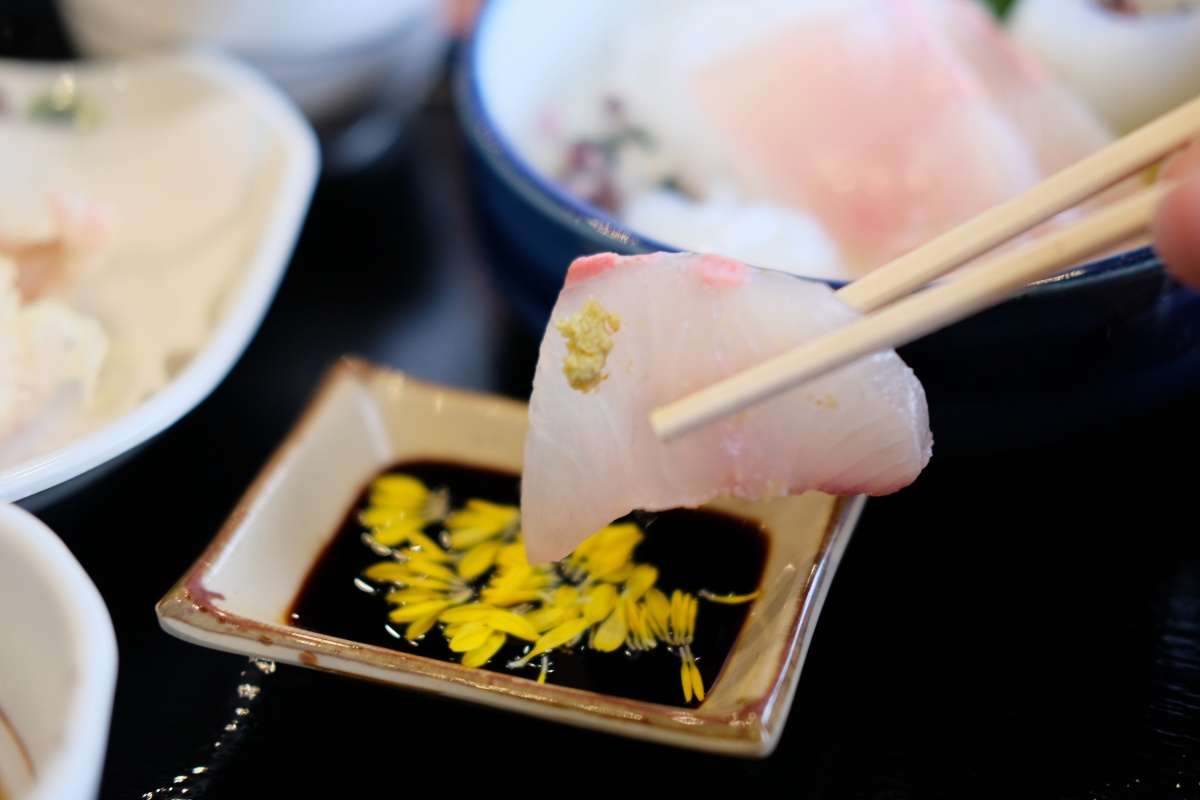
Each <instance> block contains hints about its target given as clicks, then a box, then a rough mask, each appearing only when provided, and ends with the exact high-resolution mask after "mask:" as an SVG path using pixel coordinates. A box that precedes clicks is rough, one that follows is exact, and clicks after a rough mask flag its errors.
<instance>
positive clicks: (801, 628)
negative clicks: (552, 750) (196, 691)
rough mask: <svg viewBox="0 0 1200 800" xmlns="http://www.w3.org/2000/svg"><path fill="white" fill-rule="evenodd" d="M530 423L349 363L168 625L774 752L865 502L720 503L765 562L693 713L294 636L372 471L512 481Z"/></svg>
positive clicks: (323, 662)
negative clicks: (490, 473) (446, 469)
mask: <svg viewBox="0 0 1200 800" xmlns="http://www.w3.org/2000/svg"><path fill="white" fill-rule="evenodd" d="M527 424H528V423H527V416H526V408H525V405H524V404H523V403H519V402H516V401H513V400H510V399H506V398H502V397H498V396H494V395H486V394H475V393H468V392H464V391H460V390H455V389H451V388H447V387H443V386H437V385H432V384H428V383H423V382H421V381H418V380H414V379H413V378H410V377H408V376H406V375H404V374H401V373H397V372H393V371H389V370H385V369H381V368H378V367H374V366H372V365H370V364H367V363H365V362H362V361H358V360H353V359H347V360H343V361H342V362H340V363H339V364H338V365H337V366H336V367H335V368H334V369H333V370H332V371H331V373H330V374H329V376H328V377H327V378H326V380H325V381H324V383H323V385H322V387H321V388H320V390H319V392H318V394H317V395H316V397H315V399H314V400H313V402H312V405H311V406H310V408H309V409H308V411H307V412H306V413H305V415H304V416H303V418H302V419H301V420H300V422H299V423H298V425H297V426H296V427H295V429H294V431H293V432H292V433H291V434H290V435H289V436H288V438H287V440H286V441H285V442H284V443H283V444H282V445H281V447H280V448H279V450H278V451H277V452H276V454H275V455H274V456H273V458H272V459H271V461H270V463H269V464H268V465H267V466H266V468H265V469H264V471H263V472H262V473H261V474H260V475H259V477H258V479H257V480H256V481H255V483H254V484H253V486H252V487H250V489H249V491H248V492H247V494H246V495H245V497H244V498H243V500H242V501H241V502H240V503H239V504H238V506H237V508H236V510H235V511H234V513H233V514H232V515H231V517H230V518H229V520H228V522H227V523H226V524H225V526H224V528H223V529H222V530H221V531H220V533H219V534H218V535H217V537H216V539H215V540H214V541H213V542H212V544H211V545H210V546H209V547H208V549H207V550H206V551H205V552H204V554H203V555H202V556H201V557H200V559H199V560H198V561H197V562H196V564H195V566H194V567H193V568H192V569H191V570H190V571H189V572H188V573H187V574H186V575H185V576H183V578H182V579H181V580H180V581H179V582H178V584H177V585H176V586H175V587H174V588H173V589H172V590H171V591H170V592H169V593H168V594H167V595H166V596H165V597H164V598H163V599H162V601H161V602H160V603H159V605H158V614H159V618H160V621H161V623H162V625H163V627H164V628H165V629H166V630H167V631H169V632H170V633H172V634H174V635H176V636H179V637H181V638H183V639H186V640H188V641H191V642H194V643H196V644H199V645H203V646H206V647H214V648H218V649H222V650H229V651H233V652H238V653H244V654H247V655H250V656H255V657H260V658H265V659H271V660H274V661H280V662H287V663H291V664H300V665H304V666H308V667H314V668H317V669H324V670H330V671H334V672H339V673H346V674H351V675H357V676H360V677H363V678H370V679H373V680H377V681H382V682H385V683H390V684H397V685H400V686H405V687H409V688H412V689H420V690H424V691H429V692H435V693H440V694H445V695H447V696H449V697H453V698H458V699H461V700H467V701H471V702H476V703H483V704H487V705H490V706H495V707H497V708H502V709H506V710H508V711H512V712H518V713H524V714H531V715H534V716H537V717H542V718H545V719H547V720H551V721H554V722H561V723H567V724H572V725H579V726H583V727H587V728H592V729H597V730H604V731H607V732H609V733H613V734H617V735H622V736H630V737H635V738H641V739H648V740H651V741H655V742H660V743H664V744H670V745H676V746H679V747H688V748H695V749H699V750H707V751H714V752H721V753H727V754H731V755H739V756H747V757H762V756H766V755H768V754H769V753H771V752H772V751H773V750H774V748H775V745H776V744H777V742H778V737H779V735H780V733H781V731H782V728H783V725H784V722H785V721H786V719H787V717H788V713H789V710H790V707H791V703H792V698H793V694H794V691H795V688H796V683H797V681H798V679H799V678H800V674H801V667H802V665H803V662H804V657H805V654H806V652H807V648H808V644H809V640H810V638H811V636H812V633H813V630H814V628H815V625H816V622H817V617H818V615H819V613H820V610H821V606H822V603H823V602H824V598H825V593H826V591H827V589H828V587H829V583H830V581H831V579H832V577H833V574H834V571H835V569H836V567H837V564H838V561H839V559H840V557H841V554H842V550H843V548H844V547H845V545H846V543H847V541H848V539H849V537H850V535H851V531H852V529H853V527H854V525H855V523H856V521H857V519H858V516H859V514H860V512H861V509H862V506H863V503H864V499H863V498H861V497H854V498H839V497H833V496H830V495H824V494H818V493H808V494H803V495H797V496H792V497H787V498H781V499H778V500H775V501H771V502H767V503H755V504H750V503H743V502H732V501H723V502H720V503H715V504H714V505H713V507H715V508H719V509H722V510H726V511H730V512H733V513H736V514H738V515H741V516H745V517H749V518H752V519H755V520H758V521H759V522H760V523H761V525H762V526H763V527H764V529H765V531H766V533H767V536H768V537H769V544H768V551H769V556H768V560H767V563H766V566H765V572H764V576H763V579H762V582H761V584H760V588H761V592H762V594H761V596H760V597H759V598H758V599H757V600H755V601H754V602H753V605H752V607H751V608H750V611H749V617H748V619H747V621H746V623H745V625H744V627H743V629H742V632H741V635H740V637H739V638H738V640H737V643H736V644H735V646H734V649H733V651H732V653H731V655H730V657H729V659H728V661H727V662H726V666H725V669H724V671H723V672H722V673H721V675H720V677H719V679H718V680H717V681H716V683H715V685H714V686H712V687H711V690H710V691H709V693H708V695H707V697H706V698H705V700H704V701H703V703H702V704H701V705H699V706H698V707H696V708H685V707H674V706H667V705H661V704H656V703H650V702H641V701H635V700H630V699H626V698H621V697H613V696H607V695H603V694H597V693H593V692H589V691H583V690H578V689H572V688H568V687H564V686H555V685H553V683H552V682H550V683H545V684H542V683H538V682H537V681H535V680H532V679H530V678H525V677H517V676H516V675H509V674H506V673H504V672H496V671H485V670H483V669H476V668H470V667H465V666H463V665H461V664H458V663H451V662H446V661H441V660H436V659H430V658H424V657H420V656H416V655H411V654H407V653H403V652H399V651H397V650H391V649H388V648H383V647H378V646H373V645H367V644H362V643H358V642H353V641H347V640H343V639H339V638H336V637H332V636H325V635H322V634H318V633H313V632H311V631H307V630H300V629H298V628H294V627H291V626H290V625H289V624H288V614H289V611H290V609H291V607H292V603H293V601H294V600H295V598H296V596H297V593H298V592H299V590H300V588H301V585H302V584H303V582H304V581H305V579H306V576H307V575H308V573H309V570H310V569H311V567H312V565H313V563H314V561H315V560H316V559H317V558H318V557H319V556H320V554H321V553H322V551H323V550H324V548H325V546H326V544H327V543H328V542H329V540H330V539H331V537H332V536H333V535H334V534H335V533H336V532H337V531H338V530H339V528H340V526H341V523H342V520H343V519H344V518H345V516H346V514H347V513H348V511H349V510H350V508H351V507H352V505H353V503H354V501H355V500H356V498H357V497H358V496H359V494H360V492H361V491H362V490H363V488H364V487H365V486H366V483H367V482H368V481H369V480H370V479H371V478H372V477H374V476H375V475H376V474H377V473H378V472H379V471H381V470H382V469H384V468H386V467H389V466H391V465H392V464H394V463H396V462H398V461H403V460H407V459H436V460H446V461H454V462H459V463H464V464H467V465H471V466H478V467H487V468H492V469H499V470H504V471H509V472H513V473H516V472H519V470H520V467H521V459H522V453H523V447H524V436H525V430H526V427H527ZM381 701H382V698H381ZM446 713H453V709H452V707H448V708H447V712H446Z"/></svg>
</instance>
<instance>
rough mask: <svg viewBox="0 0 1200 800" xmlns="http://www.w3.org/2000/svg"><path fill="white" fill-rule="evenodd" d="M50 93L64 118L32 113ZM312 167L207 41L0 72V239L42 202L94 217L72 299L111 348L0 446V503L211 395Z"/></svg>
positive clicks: (253, 320) (279, 106)
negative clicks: (84, 382) (100, 236)
mask: <svg viewBox="0 0 1200 800" xmlns="http://www.w3.org/2000/svg"><path fill="white" fill-rule="evenodd" d="M64 99H66V100H68V101H70V100H73V101H74V104H73V105H71V104H70V103H68V104H67V108H68V109H79V110H81V111H80V113H78V114H76V113H59V114H48V113H45V112H46V109H47V108H53V107H55V103H59V104H60V105H61V104H62V103H61V101H63V100H64ZM39 107H40V108H41V109H42V112H43V113H41V114H38V113H35V112H34V111H33V109H36V108H39ZM318 166H319V154H318V149H317V144H316V138H315V136H314V135H313V132H312V129H311V127H310V126H309V124H308V122H307V121H306V120H305V119H304V117H303V116H302V115H301V114H300V113H299V112H298V111H297V110H296V108H295V107H294V105H293V104H292V103H291V101H290V100H288V99H287V98H286V97H285V96H284V95H283V94H282V93H281V92H280V91H279V90H278V89H277V88H276V87H275V86H274V85H273V84H272V83H271V82H270V81H268V80H267V79H265V78H264V77H262V75H261V73H259V72H258V71H257V70H255V69H254V68H252V67H249V66H247V65H246V64H245V63H244V62H242V61H240V60H238V59H237V58H236V57H234V56H231V55H228V54H226V53H224V52H223V51H220V50H218V49H215V48H207V49H191V50H187V51H172V52H167V53H162V54H157V55H148V56H141V57H136V58H134V57H131V58H126V59H117V60H110V61H104V60H100V61H94V62H92V61H89V62H76V63H68V64H54V65H50V64H42V63H34V62H19V61H0V230H5V229H10V230H11V229H14V228H15V229H17V230H21V229H36V228H37V226H38V224H40V223H42V222H44V221H45V218H46V217H47V210H46V209H47V208H48V206H49V204H50V202H51V198H53V197H55V196H59V197H61V196H64V195H65V196H69V197H71V198H72V199H73V201H77V200H79V199H81V198H82V199H83V200H84V202H85V203H87V204H90V205H91V206H92V207H93V208H94V209H97V210H98V211H99V216H100V217H101V218H102V219H103V220H104V227H105V229H106V238H105V241H104V242H103V244H101V245H100V246H99V247H98V248H97V249H95V251H94V252H93V253H92V255H91V256H90V261H89V266H88V268H87V269H86V270H85V271H84V273H83V275H82V277H81V279H80V281H79V283H78V284H77V285H76V286H75V287H74V289H73V290H72V295H71V298H70V299H71V303H72V305H74V306H75V307H76V308H77V309H79V310H80V311H82V312H84V313H86V314H89V315H91V316H92V317H94V318H95V319H97V320H98V321H99V322H100V323H101V324H102V326H103V327H104V328H105V329H106V331H107V333H108V335H109V338H110V340H111V346H110V350H109V353H108V357H107V360H106V362H105V365H104V368H103V370H102V372H101V374H100V377H99V380H98V383H97V386H96V392H95V397H94V400H93V402H92V403H91V404H90V405H85V404H84V403H82V402H79V400H78V398H77V397H71V398H66V399H62V400H61V401H56V402H55V403H53V404H51V405H50V406H48V407H47V408H45V409H44V410H42V412H41V413H40V414H39V416H37V417H36V418H35V419H34V420H33V421H32V422H31V423H30V424H28V425H25V426H24V427H22V428H21V430H20V431H19V433H18V434H17V435H14V436H11V437H8V438H6V439H5V440H4V442H3V443H2V444H0V500H6V501H15V500H21V499H23V498H27V497H30V496H31V495H34V494H35V493H38V492H44V491H45V490H47V489H50V488H52V487H59V486H60V484H63V482H64V481H68V480H69V479H71V478H75V477H76V476H80V475H81V474H83V473H85V472H88V471H89V470H93V469H94V468H95V467H98V466H99V465H101V464H105V463H106V462H110V460H112V459H113V458H114V457H116V456H118V455H120V454H122V453H125V452H127V451H129V450H130V449H131V448H133V447H135V446H137V445H139V444H141V443H143V442H144V441H146V440H147V439H149V438H150V437H152V436H154V435H155V434H157V433H159V432H161V431H162V430H163V429H165V428H166V427H168V426H169V425H171V424H172V423H174V422H175V421H177V420H178V419H179V418H180V417H182V416H183V415H184V414H185V413H187V412H188V411H189V410H190V409H192V408H193V407H194V406H196V405H197V404H198V403H199V402H200V401H201V400H203V399H204V398H205V397H206V396H207V395H208V394H209V392H211V391H212V390H213V388H215V387H216V385H217V384H218V383H219V382H220V381H221V380H222V379H223V378H224V376H225V375H226V374H227V373H228V371H229V370H230V368H231V367H232V366H233V364H234V363H235V362H236V361H237V359H238V358H239V357H240V355H241V354H242V352H243V350H244V349H245V347H246V345H247V344H248V342H249V341H250V339H251V337H252V336H253V335H254V332H255V331H256V330H257V328H258V325H259V324H260V322H261V320H262V317H263V315H264V313H265V311H266V309H267V307H268V305H269V304H270V302H271V299H272V298H273V297H274V293H275V290H276V288H277V287H278V284H279V281H280V279H281V277H282V275H283V272H284V269H285V267H286V265H287V262H288V260H289V258H290V255H291V251H292V247H293V246H294V244H295V240H296V237H297V235H298V233H299V229H300V226H301V224H302V222H303V219H304V216H305V214H306V212H307V210H308V206H309V202H310V200H311V197H312V191H313V189H314V186H315V183H316V178H317V173H318ZM63 491H65V487H63V488H61V489H60V490H59V491H58V492H56V493H47V494H46V495H41V496H39V497H40V498H41V499H45V498H46V497H51V496H54V495H56V494H61V493H62V492H63ZM31 502H33V501H31ZM34 504H35V505H36V502H34Z"/></svg>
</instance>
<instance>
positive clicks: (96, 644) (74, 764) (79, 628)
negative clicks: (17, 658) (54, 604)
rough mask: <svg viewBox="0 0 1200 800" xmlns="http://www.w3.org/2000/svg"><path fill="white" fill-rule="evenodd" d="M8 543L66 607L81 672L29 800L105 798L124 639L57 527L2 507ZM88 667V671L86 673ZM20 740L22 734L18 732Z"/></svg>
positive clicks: (0, 520)
mask: <svg viewBox="0 0 1200 800" xmlns="http://www.w3.org/2000/svg"><path fill="white" fill-rule="evenodd" d="M0 538H3V539H4V540H5V542H6V545H5V546H6V548H8V549H10V550H11V551H12V552H14V553H16V554H17V558H19V559H20V560H21V561H23V562H24V563H25V565H26V568H27V569H30V570H31V571H33V572H35V573H36V574H37V577H38V579H39V580H40V581H42V582H44V583H45V584H46V585H47V586H48V587H49V588H50V590H51V591H52V592H53V593H54V595H55V596H56V597H57V598H58V599H59V601H60V603H59V607H58V608H56V609H54V611H55V613H62V614H64V615H65V616H66V618H67V620H68V623H69V625H70V628H71V630H72V644H71V649H72V650H73V651H75V656H74V660H75V661H76V662H77V666H78V667H79V668H78V669H75V670H74V675H75V683H74V685H73V688H72V691H71V696H70V698H69V700H68V702H67V704H66V713H65V714H64V716H63V719H62V720H61V722H60V723H59V726H58V727H59V728H60V729H61V731H62V733H61V736H60V741H59V744H58V746H57V748H56V750H55V751H54V753H53V755H52V756H51V757H50V758H49V759H48V760H47V761H46V762H45V763H42V764H38V765H36V767H37V774H36V776H35V780H34V784H33V786H32V788H31V791H30V793H29V794H28V796H27V797H25V800H53V798H60V797H78V798H88V797H94V796H96V795H97V794H98V790H99V784H100V778H101V773H102V770H103V764H104V756H105V753H106V751H107V745H108V733H109V728H110V726H111V721H112V720H111V718H112V705H113V696H114V692H115V689H116V679H117V661H118V655H117V639H116V633H115V631H114V629H113V623H112V618H111V616H110V615H109V612H108V608H107V606H106V605H105V603H104V599H103V597H102V596H101V594H100V591H99V589H97V588H96V586H95V584H94V583H93V582H92V580H91V578H90V577H89V576H88V574H87V572H86V570H84V568H83V566H82V565H81V564H80V563H79V561H78V560H77V559H76V558H75V556H74V554H72V552H71V551H70V549H69V548H68V547H67V545H66V544H65V543H64V542H63V541H62V539H60V538H59V537H58V534H56V533H55V532H54V531H53V530H52V529H51V528H50V527H49V526H47V525H46V524H45V523H44V522H42V521H41V520H40V519H38V518H37V517H36V516H34V515H33V514H32V513H31V512H29V511H26V510H25V509H23V508H21V507H20V506H17V505H15V504H10V503H5V504H0ZM83 665H86V669H85V668H83ZM18 735H19V732H18Z"/></svg>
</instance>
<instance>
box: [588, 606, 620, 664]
mask: <svg viewBox="0 0 1200 800" xmlns="http://www.w3.org/2000/svg"><path fill="white" fill-rule="evenodd" d="M628 634H629V624H628V622H627V620H626V617H625V604H624V603H617V604H616V606H615V607H614V608H613V612H612V613H611V614H609V615H608V618H607V619H606V620H604V622H602V623H600V627H599V628H597V629H596V632H595V634H594V635H593V636H592V647H594V648H595V649H597V650H599V651H600V652H601V653H611V652H613V651H614V650H616V649H617V648H619V647H620V646H621V645H623V644H625V637H626V636H627V635H628Z"/></svg>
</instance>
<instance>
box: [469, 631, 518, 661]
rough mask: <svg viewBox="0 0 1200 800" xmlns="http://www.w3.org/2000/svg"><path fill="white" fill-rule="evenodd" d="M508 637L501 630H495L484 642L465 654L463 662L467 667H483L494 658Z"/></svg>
mask: <svg viewBox="0 0 1200 800" xmlns="http://www.w3.org/2000/svg"><path fill="white" fill-rule="evenodd" d="M507 639H508V637H507V636H505V635H504V634H503V633H500V632H499V631H495V632H493V633H492V635H491V636H489V637H488V638H487V641H485V642H484V643H483V644H481V645H479V647H476V648H475V649H474V650H471V651H469V652H467V653H465V654H464V655H463V659H462V663H463V666H466V667H482V666H483V665H485V664H487V662H489V661H491V660H492V656H494V655H496V652H497V651H499V650H500V648H501V647H503V646H504V642H505V641H507Z"/></svg>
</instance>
